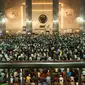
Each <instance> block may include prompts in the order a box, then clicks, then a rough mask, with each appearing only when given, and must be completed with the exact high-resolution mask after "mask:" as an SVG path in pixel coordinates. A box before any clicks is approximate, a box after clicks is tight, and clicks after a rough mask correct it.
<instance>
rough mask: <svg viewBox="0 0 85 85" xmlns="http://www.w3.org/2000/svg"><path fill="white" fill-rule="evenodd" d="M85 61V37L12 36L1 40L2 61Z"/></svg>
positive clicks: (0, 54)
mask: <svg viewBox="0 0 85 85" xmlns="http://www.w3.org/2000/svg"><path fill="white" fill-rule="evenodd" d="M82 59H85V37H82V36H78V35H70V36H68V35H62V36H55V35H43V34H42V35H37V36H36V35H31V36H28V35H18V36H17V35H16V36H13V35H10V36H8V35H7V36H4V38H3V37H1V38H0V61H16V60H18V61H26V60H29V61H54V60H55V61H56V60H82Z"/></svg>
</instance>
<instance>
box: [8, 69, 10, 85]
mask: <svg viewBox="0 0 85 85" xmlns="http://www.w3.org/2000/svg"><path fill="white" fill-rule="evenodd" d="M8 85H10V68H8Z"/></svg>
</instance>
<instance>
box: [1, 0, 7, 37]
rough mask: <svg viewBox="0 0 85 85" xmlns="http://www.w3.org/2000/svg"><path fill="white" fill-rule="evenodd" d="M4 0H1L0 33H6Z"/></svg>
mask: <svg viewBox="0 0 85 85" xmlns="http://www.w3.org/2000/svg"><path fill="white" fill-rule="evenodd" d="M4 3H5V2H4V0H0V35H1V34H5V31H6V26H5V22H6V18H5V6H4Z"/></svg>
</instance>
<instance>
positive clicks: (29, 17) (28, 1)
mask: <svg viewBox="0 0 85 85" xmlns="http://www.w3.org/2000/svg"><path fill="white" fill-rule="evenodd" d="M26 19H27V20H26V29H27V32H32V0H26Z"/></svg>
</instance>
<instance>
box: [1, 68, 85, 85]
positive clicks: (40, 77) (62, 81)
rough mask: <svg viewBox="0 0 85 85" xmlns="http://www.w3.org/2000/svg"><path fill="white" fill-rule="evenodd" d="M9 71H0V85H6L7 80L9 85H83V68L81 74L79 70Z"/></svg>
mask: <svg viewBox="0 0 85 85" xmlns="http://www.w3.org/2000/svg"><path fill="white" fill-rule="evenodd" d="M9 71H10V75H9V77H8V72H9ZM9 71H8V69H0V85H8V81H9V79H10V85H22V83H23V85H79V82H80V83H81V85H85V68H82V69H81V72H80V70H79V68H24V69H20V68H12V69H10V70H9ZM79 72H80V74H79ZM80 75H81V77H80ZM79 77H80V79H81V81H79ZM8 78H9V79H8Z"/></svg>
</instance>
